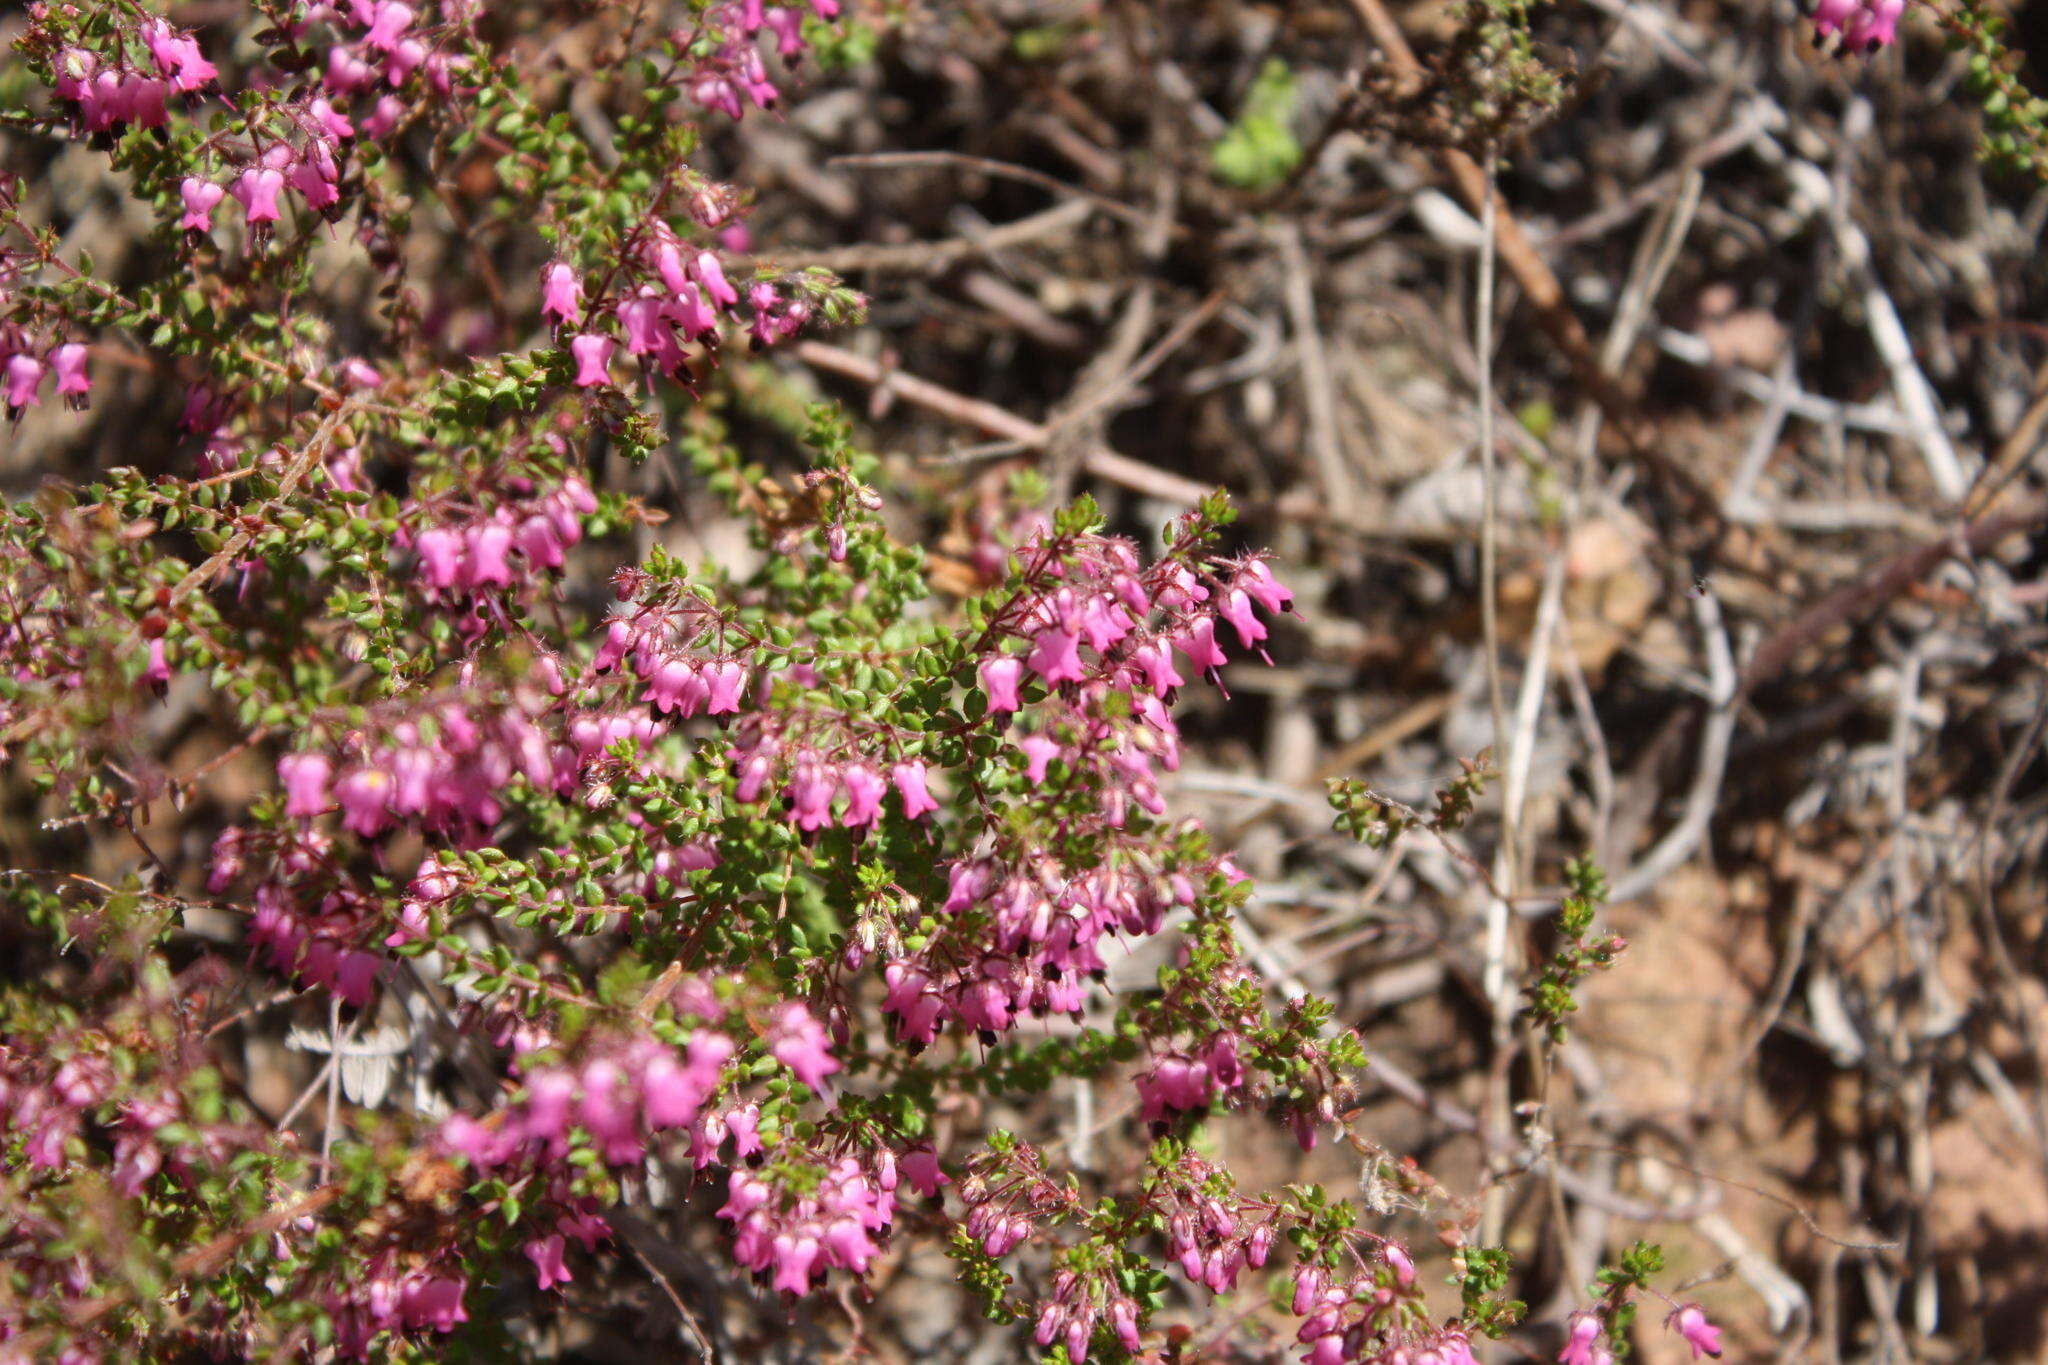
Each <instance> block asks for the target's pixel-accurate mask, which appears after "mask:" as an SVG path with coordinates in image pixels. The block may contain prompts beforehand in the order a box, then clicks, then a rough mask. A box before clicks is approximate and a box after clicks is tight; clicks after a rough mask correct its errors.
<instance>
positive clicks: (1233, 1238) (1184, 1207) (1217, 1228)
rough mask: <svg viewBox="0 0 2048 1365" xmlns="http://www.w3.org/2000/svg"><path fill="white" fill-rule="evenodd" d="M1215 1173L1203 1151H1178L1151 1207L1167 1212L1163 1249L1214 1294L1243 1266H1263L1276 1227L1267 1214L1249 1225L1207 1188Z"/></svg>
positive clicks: (1224, 1291)
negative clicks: (1199, 1153)
mask: <svg viewBox="0 0 2048 1365" xmlns="http://www.w3.org/2000/svg"><path fill="white" fill-rule="evenodd" d="M1219 1174H1220V1172H1218V1171H1217V1170H1216V1169H1215V1168H1214V1167H1213V1166H1211V1165H1210V1164H1209V1163H1208V1162H1207V1161H1205V1160H1203V1159H1202V1158H1201V1157H1198V1156H1195V1155H1193V1154H1189V1155H1186V1156H1184V1157H1182V1158H1181V1160H1180V1163H1179V1165H1178V1166H1177V1167H1175V1168H1174V1170H1173V1171H1172V1172H1171V1179H1170V1181H1168V1182H1165V1183H1164V1188H1163V1189H1162V1190H1161V1192H1160V1194H1159V1195H1158V1196H1157V1199H1156V1203H1155V1207H1157V1208H1158V1210H1159V1211H1160V1212H1161V1213H1163V1214H1165V1215H1166V1251H1167V1254H1168V1255H1169V1256H1172V1257H1173V1258H1174V1260H1175V1261H1177V1262H1178V1263H1179V1265H1180V1268H1181V1273H1182V1274H1184V1275H1186V1276H1187V1277H1188V1278H1189V1279H1190V1280H1192V1281H1194V1282H1195V1283H1196V1284H1199V1285H1204V1286H1206V1287H1207V1288H1208V1290H1209V1292H1210V1293H1212V1294H1227V1293H1229V1292H1230V1291H1231V1290H1232V1289H1234V1288H1235V1287H1236V1286H1237V1278H1238V1276H1239V1275H1241V1274H1243V1273H1244V1271H1245V1268H1246V1267H1250V1268H1251V1269H1253V1270H1259V1269H1262V1268H1264V1266H1265V1264H1266V1261H1267V1259H1268V1258H1269V1257H1270V1256H1271V1255H1272V1254H1273V1238H1274V1235H1275V1231H1274V1224H1273V1223H1272V1221H1270V1220H1266V1221H1259V1222H1255V1223H1253V1224H1252V1225H1251V1226H1249V1227H1247V1226H1246V1225H1245V1219H1244V1218H1243V1217H1242V1216H1241V1215H1240V1213H1239V1212H1238V1211H1236V1210H1233V1209H1232V1207H1231V1203H1230V1201H1229V1200H1226V1199H1223V1198H1220V1197H1218V1196H1216V1195H1214V1194H1211V1193H1209V1192H1208V1191H1209V1189H1210V1187H1211V1186H1212V1185H1214V1184H1215V1183H1216V1177H1217V1176H1218V1175H1219Z"/></svg>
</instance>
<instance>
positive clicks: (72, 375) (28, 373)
mask: <svg viewBox="0 0 2048 1365" xmlns="http://www.w3.org/2000/svg"><path fill="white" fill-rule="evenodd" d="M86 356H87V352H86V348H85V346H84V344H83V343H81V342H76V341H67V342H65V343H63V344H62V345H59V346H56V347H53V348H52V349H51V350H50V352H49V354H48V356H47V357H44V356H39V355H38V354H36V352H35V350H34V349H33V348H32V347H29V346H25V345H23V344H22V343H21V342H20V341H19V340H16V339H10V338H8V337H4V336H0V401H4V403H5V405H6V408H7V416H8V418H9V420H13V419H16V418H19V417H20V416H21V414H22V413H24V412H26V411H27V410H28V409H30V408H32V407H35V406H36V405H37V404H39V403H41V402H42V401H43V399H42V393H41V389H42V384H43V380H44V379H45V378H46V377H48V376H50V375H55V376H56V379H57V396H58V397H59V398H61V399H63V400H64V401H65V403H67V404H68V405H69V406H71V407H73V408H83V407H85V406H86V404H87V402H88V401H89V400H90V395H91V394H92V376H91V375H90V374H88V373H87V372H86Z"/></svg>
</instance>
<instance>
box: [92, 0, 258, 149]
mask: <svg viewBox="0 0 2048 1365" xmlns="http://www.w3.org/2000/svg"><path fill="white" fill-rule="evenodd" d="M141 36H142V39H143V42H144V44H145V45H146V46H147V47H148V48H149V55H150V58H151V59H152V60H153V61H154V62H155V64H156V71H155V73H154V74H151V73H148V72H144V71H139V70H134V69H131V68H129V67H128V66H127V65H126V63H125V62H122V61H116V62H113V63H109V64H102V62H101V60H100V58H99V57H98V56H97V55H96V54H94V53H91V52H87V51H85V50H84V49H82V48H75V47H73V48H66V49H64V50H63V51H62V52H59V53H58V54H57V57H56V61H55V63H54V66H55V78H56V79H55V84H54V87H53V88H54V89H55V90H56V93H57V98H59V99H62V100H67V101H69V102H70V103H71V104H72V105H74V106H75V107H76V110H77V115H78V122H79V126H80V127H81V128H82V129H83V130H84V131H86V132H88V133H108V132H113V131H115V130H117V129H119V128H122V127H135V128H161V127H163V126H164V124H165V122H166V121H168V119H169V100H170V98H171V96H172V95H187V94H191V93H192V92H194V91H196V90H200V89H202V88H204V87H205V86H206V85H207V84H208V83H209V82H211V81H213V80H214V79H215V78H216V77H217V76H218V75H219V74H220V73H219V72H218V71H217V70H215V69H214V65H213V63H212V62H209V61H208V60H206V56H205V54H204V53H203V52H201V51H200V49H199V43H198V41H197V40H196V39H194V38H193V37H192V35H191V34H189V33H186V32H183V31H182V30H179V29H175V28H172V27H171V26H170V25H169V24H168V23H165V22H164V21H163V20H162V19H151V20H150V21H149V22H148V23H146V24H145V25H143V27H142V29H141Z"/></svg>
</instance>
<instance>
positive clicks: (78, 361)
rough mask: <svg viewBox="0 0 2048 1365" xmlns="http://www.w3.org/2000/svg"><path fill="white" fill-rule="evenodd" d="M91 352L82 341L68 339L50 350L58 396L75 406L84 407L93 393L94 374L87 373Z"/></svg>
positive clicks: (51, 368) (51, 367)
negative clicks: (87, 361)
mask: <svg viewBox="0 0 2048 1365" xmlns="http://www.w3.org/2000/svg"><path fill="white" fill-rule="evenodd" d="M88 354H89V352H87V350H86V348H85V346H84V344H83V343H81V342H76V341H67V342H65V343H64V344H63V345H62V346H59V347H58V348H57V349H56V350H54V351H52V352H50V370H51V372H52V373H54V374H55V375H56V376H57V396H58V397H59V398H62V399H63V400H64V401H65V402H66V403H68V404H69V405H70V406H72V407H74V408H83V407H85V405H86V402H87V400H88V398H89V397H90V395H91V394H92V376H91V375H89V374H87V373H86V369H85V362H86V358H87V356H88Z"/></svg>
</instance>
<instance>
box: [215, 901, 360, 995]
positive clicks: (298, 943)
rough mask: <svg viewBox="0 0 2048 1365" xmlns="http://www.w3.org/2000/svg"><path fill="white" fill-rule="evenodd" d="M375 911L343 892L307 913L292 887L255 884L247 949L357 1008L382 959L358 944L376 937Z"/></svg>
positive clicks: (285, 971) (279, 969)
mask: <svg viewBox="0 0 2048 1365" xmlns="http://www.w3.org/2000/svg"><path fill="white" fill-rule="evenodd" d="M375 925H376V912H375V910H374V908H373V907H372V906H371V905H370V904H368V903H367V902H365V901H363V900H362V899H361V898H360V897H358V896H356V895H354V894H352V893H350V892H346V891H332V892H329V893H328V894H326V895H325V896H323V897H322V898H321V900H320V903H319V906H318V908H317V909H315V910H313V911H312V912H310V913H308V912H306V911H304V910H302V909H301V908H300V907H299V906H298V904H297V903H296V898H295V895H294V893H293V891H292V890H291V889H289V888H287V887H286V886H285V885H283V884H282V883H280V882H276V881H266V882H263V883H262V884H260V885H259V886H258V887H257V888H256V913H255V914H254V915H252V916H250V918H249V930H248V941H249V949H250V951H251V952H254V953H259V954H261V955H263V957H264V958H265V959H266V960H267V961H268V962H269V964H270V966H271V967H272V969H274V970H276V971H278V972H282V973H287V974H290V975H292V976H295V977H297V978H298V980H299V981H301V982H302V983H304V984H306V985H308V986H324V987H325V988H327V989H328V990H330V991H332V992H334V994H335V995H336V996H337V997H338V998H340V999H341V1000H342V1002H343V1003H345V1004H349V1005H354V1006H356V1007H357V1008H358V1009H360V1008H361V1007H363V1006H364V1005H367V1004H369V1003H370V997H371V994H372V992H373V991H374V990H375V988H376V984H377V973H378V971H379V969H381V968H382V967H383V965H384V957H383V955H382V954H380V953H377V952H374V951H372V950H371V949H369V948H368V947H365V946H362V945H364V944H365V943H367V942H368V941H370V940H372V939H373V938H374V936H375Z"/></svg>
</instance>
